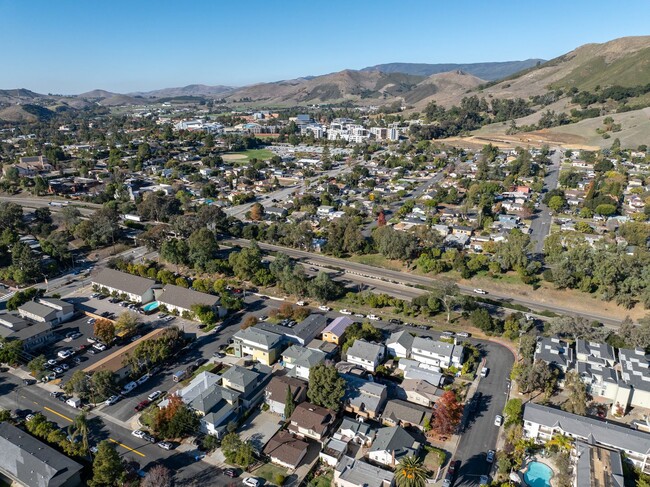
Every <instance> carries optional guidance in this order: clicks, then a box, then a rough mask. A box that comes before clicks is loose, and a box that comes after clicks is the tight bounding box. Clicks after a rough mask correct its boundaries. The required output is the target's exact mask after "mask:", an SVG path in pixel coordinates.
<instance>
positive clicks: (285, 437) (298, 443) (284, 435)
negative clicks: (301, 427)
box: [264, 430, 309, 470]
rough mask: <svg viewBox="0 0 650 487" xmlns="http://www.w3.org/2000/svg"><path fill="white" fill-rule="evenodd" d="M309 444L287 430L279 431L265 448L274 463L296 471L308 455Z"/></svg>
mask: <svg viewBox="0 0 650 487" xmlns="http://www.w3.org/2000/svg"><path fill="white" fill-rule="evenodd" d="M308 447H309V444H308V443H307V442H305V441H303V440H301V439H298V438H296V437H295V436H293V435H292V434H291V433H289V432H288V431H286V430H280V431H278V432H277V433H276V434H275V435H273V437H272V438H271V439H270V440H269V442H268V443H267V444H266V446H265V447H264V454H265V455H267V456H268V457H269V458H270V459H271V462H272V463H275V464H276V465H280V466H282V467H284V468H289V469H293V470H295V469H296V468H298V465H300V462H301V461H302V459H303V458H304V457H305V455H306V454H307V448H308Z"/></svg>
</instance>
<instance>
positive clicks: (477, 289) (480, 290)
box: [474, 288, 487, 294]
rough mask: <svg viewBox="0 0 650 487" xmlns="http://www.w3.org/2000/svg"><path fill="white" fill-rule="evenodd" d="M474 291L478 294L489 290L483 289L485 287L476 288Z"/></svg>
mask: <svg viewBox="0 0 650 487" xmlns="http://www.w3.org/2000/svg"><path fill="white" fill-rule="evenodd" d="M474 292H475V293H476V294H487V291H483V289H479V288H476V289H474Z"/></svg>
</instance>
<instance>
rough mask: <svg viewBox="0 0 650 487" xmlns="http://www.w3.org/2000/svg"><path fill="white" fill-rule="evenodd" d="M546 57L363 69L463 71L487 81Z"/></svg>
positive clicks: (422, 72) (423, 72)
mask: <svg viewBox="0 0 650 487" xmlns="http://www.w3.org/2000/svg"><path fill="white" fill-rule="evenodd" d="M545 62H546V61H545V60H544V59H526V60H525V61H505V62H495V63H470V64H423V63H388V64H378V65H376V66H369V67H367V68H363V69H362V70H361V71H379V72H382V73H404V74H414V75H417V76H431V75H432V74H439V73H448V72H450V71H463V72H464V73H468V74H471V75H473V76H476V77H477V78H481V79H484V80H486V81H496V80H499V79H503V78H505V77H507V76H510V75H512V74H515V73H517V72H519V71H522V70H524V69H528V68H531V67H533V66H536V65H538V64H542V63H545Z"/></svg>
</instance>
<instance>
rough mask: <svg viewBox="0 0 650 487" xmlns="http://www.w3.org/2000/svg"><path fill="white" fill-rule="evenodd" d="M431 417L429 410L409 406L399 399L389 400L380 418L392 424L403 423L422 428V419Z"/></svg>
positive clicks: (415, 405)
mask: <svg viewBox="0 0 650 487" xmlns="http://www.w3.org/2000/svg"><path fill="white" fill-rule="evenodd" d="M430 415H431V410H430V409H429V408H425V407H424V406H418V405H417V404H411V403H409V402H406V401H402V400H400V399H391V400H390V401H388V402H387V403H386V407H385V408H384V412H383V413H382V415H381V416H382V418H386V419H389V420H391V421H393V422H394V423H397V422H399V421H403V422H406V423H411V424H414V425H419V426H424V419H425V418H426V417H428V416H430Z"/></svg>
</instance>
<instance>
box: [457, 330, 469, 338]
mask: <svg viewBox="0 0 650 487" xmlns="http://www.w3.org/2000/svg"><path fill="white" fill-rule="evenodd" d="M456 336H459V337H463V338H468V337H469V333H467V332H466V331H459V332H458V333H456Z"/></svg>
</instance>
